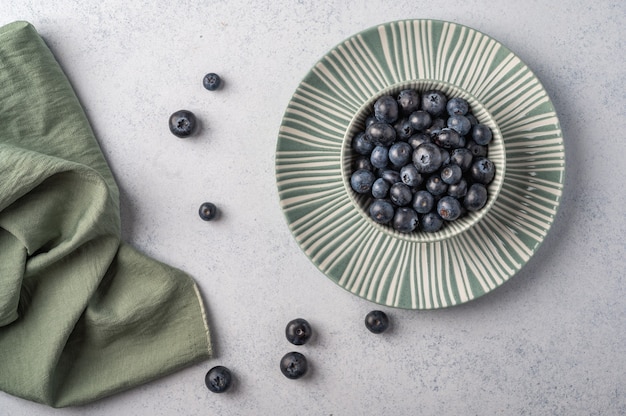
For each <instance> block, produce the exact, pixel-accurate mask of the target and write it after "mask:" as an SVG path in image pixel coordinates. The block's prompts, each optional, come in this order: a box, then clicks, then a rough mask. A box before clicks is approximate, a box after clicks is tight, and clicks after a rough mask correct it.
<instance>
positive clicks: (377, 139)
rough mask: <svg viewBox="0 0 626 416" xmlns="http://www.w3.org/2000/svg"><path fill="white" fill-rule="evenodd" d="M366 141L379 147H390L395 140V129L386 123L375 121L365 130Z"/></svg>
mask: <svg viewBox="0 0 626 416" xmlns="http://www.w3.org/2000/svg"><path fill="white" fill-rule="evenodd" d="M365 135H366V137H367V139H368V140H369V141H370V142H372V143H374V144H375V145H380V146H390V145H391V144H392V143H393V142H394V141H395V140H396V129H395V128H394V127H393V126H392V125H391V124H388V123H381V122H379V121H376V122H374V123H372V124H370V125H369V126H368V127H367V128H366V129H365Z"/></svg>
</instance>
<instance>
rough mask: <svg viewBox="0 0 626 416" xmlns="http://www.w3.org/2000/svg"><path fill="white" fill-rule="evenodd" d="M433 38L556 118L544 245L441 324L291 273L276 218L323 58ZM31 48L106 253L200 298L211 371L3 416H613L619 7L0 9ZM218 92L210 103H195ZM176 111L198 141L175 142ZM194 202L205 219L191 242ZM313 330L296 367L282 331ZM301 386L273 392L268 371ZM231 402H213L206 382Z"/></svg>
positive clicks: (35, 1) (623, 308) (179, 4)
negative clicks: (383, 29)
mask: <svg viewBox="0 0 626 416" xmlns="http://www.w3.org/2000/svg"><path fill="white" fill-rule="evenodd" d="M403 18H434V19H443V20H449V21H453V22H457V23H462V24H465V25H468V26H471V27H473V28H475V29H477V30H480V31H482V32H484V33H486V34H488V35H490V36H492V37H494V38H495V39H497V40H499V41H500V42H502V43H503V44H504V45H506V46H507V47H509V48H510V49H511V50H513V51H514V52H515V53H516V54H518V55H519V56H520V57H521V59H522V60H523V61H524V62H525V63H526V64H527V65H528V66H529V67H530V68H531V69H532V70H533V71H534V72H535V73H536V75H537V76H538V78H539V79H540V80H541V81H542V83H543V84H544V86H545V88H546V90H547V91H548V93H549V94H550V96H551V98H552V100H553V103H554V105H555V107H556V109H557V113H558V115H559V118H560V121H561V124H562V129H563V133H564V137H565V148H566V159H567V168H566V183H565V191H564V196H563V201H562V205H561V208H560V210H559V213H558V216H557V218H556V221H555V223H554V226H553V228H552V230H551V232H550V233H549V235H548V237H547V239H546V241H545V242H544V244H543V245H542V246H541V248H540V249H539V251H538V252H537V253H536V255H535V256H534V257H533V258H532V259H531V261H530V262H529V263H528V264H527V265H526V266H525V267H524V268H523V269H522V270H521V271H520V272H519V273H518V274H517V275H516V276H514V277H513V278H512V279H511V280H510V281H509V282H508V283H506V284H505V285H503V286H502V287H501V288H499V289H497V290H495V291H493V292H492V293H490V294H488V295H486V296H485V297H483V298H480V299H478V300H475V301H472V302H470V303H468V304H465V305H461V306H457V307H453V308H450V309H446V310H438V311H427V312H425V311H406V310H394V309H389V308H384V310H385V311H387V312H388V313H389V315H390V316H391V318H392V320H393V329H392V330H391V331H390V332H389V333H387V334H385V335H384V336H373V335H372V334H369V333H367V331H366V330H365V328H364V326H363V323H362V321H363V317H364V316H365V314H366V313H367V312H368V311H369V310H371V309H373V308H375V305H374V304H372V303H369V302H367V301H364V300H362V299H360V298H358V297H356V296H354V295H351V294H349V293H348V292H347V291H345V290H343V289H341V288H339V287H338V286H337V285H335V284H334V283H333V282H332V281H330V280H329V279H327V278H326V277H324V276H323V275H322V274H320V272H319V271H318V270H317V269H316V268H315V267H314V266H313V265H312V263H310V261H309V260H308V259H307V258H306V256H305V255H304V254H303V253H302V252H301V250H300V249H299V247H298V246H297V244H296V242H295V240H294V239H293V237H292V236H291V234H290V232H289V230H288V228H287V225H286V223H285V220H284V217H283V214H282V212H281V210H280V207H279V205H278V194H277V190H276V186H275V180H274V150H275V145H276V137H277V132H278V128H279V126H280V123H281V118H282V115H283V112H284V110H285V107H286V105H287V103H288V101H289V99H290V97H291V94H292V93H293V91H294V90H295V88H296V87H297V85H298V83H299V81H300V80H301V78H302V77H303V76H304V75H305V74H306V72H307V71H308V70H309V69H310V68H311V66H312V65H313V64H314V63H315V62H316V61H317V60H318V59H319V58H320V57H321V56H322V55H323V54H324V53H325V52H327V51H328V50H329V49H330V48H332V47H333V46H335V45H336V44H337V43H339V42H341V41H342V40H344V39H345V38H347V37H349V36H351V35H353V34H355V33H356V32H359V31H361V30H363V29H366V28H369V27H370V26H373V25H376V24H379V23H384V22H387V21H391V20H397V19H403ZM14 20H28V21H30V22H31V23H33V24H34V25H35V26H36V28H37V29H38V30H39V31H40V33H41V34H42V35H43V36H44V38H45V40H46V42H47V43H48V44H49V46H50V47H51V49H52V50H53V52H54V53H55V55H56V56H57V58H58V60H59V61H60V63H61V65H62V66H63V68H64V69H65V71H66V73H67V75H68V77H69V78H70V80H71V82H72V84H73V85H74V87H75V89H76V91H77V93H78V95H79V98H80V99H81V102H82V103H83V105H84V107H85V110H86V112H87V114H88V116H89V118H90V120H91V122H92V124H93V128H94V130H95V132H96V135H97V137H98V139H99V141H100V144H101V146H102V148H103V150H104V152H105V154H106V157H107V158H108V160H109V162H110V165H111V168H112V170H113V172H114V174H115V176H116V178H117V180H118V183H119V186H120V188H121V192H122V195H121V198H122V200H121V203H122V220H123V223H124V238H125V239H126V240H128V241H129V242H130V243H132V244H133V245H135V246H136V247H138V248H139V249H141V250H143V251H144V252H146V253H147V254H149V255H152V256H154V257H156V258H157V259H159V260H162V261H165V262H168V263H170V264H172V265H175V266H177V267H180V268H181V269H183V270H185V271H187V272H188V273H190V274H191V275H192V276H194V277H195V278H196V280H197V281H198V283H199V285H200V287H201V289H202V292H203V294H204V296H205V299H206V302H207V304H208V309H209V313H210V320H211V325H212V331H213V336H214V346H215V349H216V352H217V354H216V356H215V357H214V358H213V359H211V360H210V361H207V362H204V363H201V364H198V365H195V366H192V367H190V368H188V369H186V370H183V371H180V372H178V373H176V374H173V375H171V376H168V377H165V378H162V379H160V380H157V381H155V382H152V383H149V384H146V385H144V386H141V387H139V388H136V389H133V390H131V391H128V392H125V393H122V394H118V395H116V396H113V397H110V398H107V399H104V400H101V401H99V402H97V403H93V404H91V405H88V406H84V407H82V408H73V409H62V410H54V409H50V408H47V407H44V406H41V405H38V404H34V403H31V402H27V401H25V400H22V399H18V398H15V397H11V396H8V395H6V394H4V393H0V415H2V416H8V415H11V416H18V415H32V416H37V415H84V414H89V415H120V416H122V415H151V416H152V415H218V414H220V415H288V414H300V415H335V416H337V415H408V414H423V415H434V414H437V415H496V414H497V415H623V414H626V375H625V370H626V368H625V367H626V282H625V279H624V270H625V269H626V260H624V255H625V254H626V253H625V250H624V248H625V244H624V235H625V234H626V215H625V214H626V209H625V207H626V191H625V190H624V187H623V183H624V180H623V178H624V172H626V151H625V150H624V132H625V131H626V110H625V109H626V98H625V94H624V91H626V85H625V81H624V79H625V76H626V65H625V63H626V60H625V58H624V46H625V45H624V40H623V39H624V35H625V31H624V27H625V25H626V3H624V2H621V1H608V0H600V1H596V2H583V1H562V2H559V3H555V2H551V1H526V2H521V1H513V0H507V1H498V2H488V1H479V0H466V1H464V2H440V1H438V2H433V1H422V2H415V1H407V0H397V1H393V2H389V1H379V0H372V1H367V2H366V1H355V2H350V1H348V2H346V1H330V2H311V1H288V0H277V1H274V2H266V3H261V2H252V1H245V0H232V1H211V2H209V1H201V0H177V1H176V2H173V1H165V0H157V1H152V2H147V1H134V0H108V1H106V2H102V1H85V0H81V1H78V0H58V1H55V2H50V1H43V0H29V1H23V0H22V1H11V0H4V1H3V2H2V7H1V8H0V24H6V23H9V22H11V21H14ZM207 72H217V73H219V74H220V75H222V77H223V79H224V81H225V86H224V88H223V89H222V90H220V91H218V92H208V91H206V90H204V88H203V87H202V82H201V80H202V77H203V75H204V74H205V73H207ZM181 108H187V109H189V110H192V111H194V112H195V113H196V114H197V115H198V117H199V118H200V119H201V122H202V124H203V130H202V132H201V134H200V135H198V136H196V137H195V138H192V139H189V140H185V141H183V140H179V139H177V138H175V137H174V136H172V135H171V134H170V133H169V131H168V129H167V118H168V116H169V114H170V113H172V112H173V111H175V110H178V109H181ZM205 200H210V201H213V202H215V203H216V204H217V205H218V206H219V207H220V209H221V210H222V212H223V217H222V218H221V219H220V221H218V222H212V223H205V222H203V221H201V220H200V219H199V218H198V216H197V208H198V206H199V205H200V203H202V202H204V201H205ZM296 317H303V318H306V319H308V320H309V322H311V324H312V325H313V326H314V328H315V330H316V337H315V339H314V340H313V341H312V342H311V343H310V344H307V345H306V346H303V347H298V348H296V347H292V346H291V344H289V343H288V342H287V341H286V339H285V338H284V335H283V333H284V326H285V324H286V323H287V322H288V321H289V320H290V319H292V318H296ZM292 349H297V350H298V351H301V352H303V353H304V354H306V355H307V357H308V359H309V362H310V364H311V367H312V371H311V374H310V376H308V377H307V378H306V379H302V380H298V381H291V380H288V379H286V378H285V377H284V376H282V374H281V373H280V371H279V369H278V362H279V360H280V357H281V356H282V355H283V354H284V353H286V352H288V351H290V350H292ZM217 364H221V365H225V366H227V367H229V368H231V370H232V371H233V372H234V374H235V377H236V387H235V388H234V389H233V391H231V392H229V393H227V394H223V395H215V394H211V393H210V392H208V391H207V389H206V388H205V387H204V375H205V373H206V371H207V370H208V369H209V368H210V367H212V366H213V365H217Z"/></svg>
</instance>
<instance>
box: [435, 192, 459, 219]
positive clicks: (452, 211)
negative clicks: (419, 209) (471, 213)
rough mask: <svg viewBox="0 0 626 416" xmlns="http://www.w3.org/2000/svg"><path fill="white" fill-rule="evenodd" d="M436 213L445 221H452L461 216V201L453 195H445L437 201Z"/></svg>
mask: <svg viewBox="0 0 626 416" xmlns="http://www.w3.org/2000/svg"><path fill="white" fill-rule="evenodd" d="M437 214H439V216H440V217H441V218H442V219H444V220H446V221H454V220H456V219H457V218H459V217H460V216H461V203H460V202H459V200H458V199H456V198H455V197H453V196H449V195H446V196H444V197H442V198H441V199H440V200H439V202H437Z"/></svg>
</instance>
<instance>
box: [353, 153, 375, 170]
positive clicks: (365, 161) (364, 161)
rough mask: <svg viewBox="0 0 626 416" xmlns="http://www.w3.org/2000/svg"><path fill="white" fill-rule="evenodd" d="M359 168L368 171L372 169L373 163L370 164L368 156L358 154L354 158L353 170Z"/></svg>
mask: <svg viewBox="0 0 626 416" xmlns="http://www.w3.org/2000/svg"><path fill="white" fill-rule="evenodd" d="M359 169H365V170H369V171H373V170H374V165H372V162H371V161H370V158H369V156H359V157H357V158H356V159H355V160H354V170H359Z"/></svg>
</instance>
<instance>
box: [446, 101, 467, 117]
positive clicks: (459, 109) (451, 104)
mask: <svg viewBox="0 0 626 416" xmlns="http://www.w3.org/2000/svg"><path fill="white" fill-rule="evenodd" d="M446 110H448V114H449V115H451V116H454V115H461V116H463V115H465V114H467V112H468V111H469V104H468V102H467V101H466V100H465V99H463V98H461V97H454V98H451V99H449V100H448V103H447V104H446Z"/></svg>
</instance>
